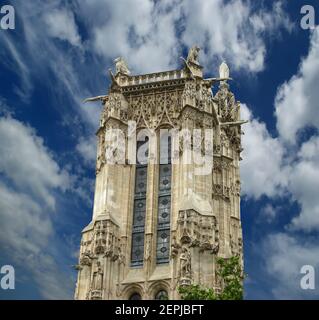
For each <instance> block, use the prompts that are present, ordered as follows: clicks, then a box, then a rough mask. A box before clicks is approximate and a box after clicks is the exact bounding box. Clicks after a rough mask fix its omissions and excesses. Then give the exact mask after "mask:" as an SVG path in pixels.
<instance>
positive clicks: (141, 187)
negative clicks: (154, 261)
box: [131, 137, 148, 267]
mask: <svg viewBox="0 0 319 320" xmlns="http://www.w3.org/2000/svg"><path fill="white" fill-rule="evenodd" d="M142 145H144V146H142ZM140 147H141V148H140ZM138 150H140V151H141V150H142V151H143V153H144V156H145V157H144V159H143V160H142V161H139V158H140V157H138ZM147 157H148V137H145V141H137V152H136V171H135V191H134V207H133V226H132V249H131V266H132V267H138V266H142V265H143V258H144V232H145V214H146V190H147ZM145 159H146V161H145Z"/></svg>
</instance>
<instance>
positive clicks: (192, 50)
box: [186, 46, 200, 64]
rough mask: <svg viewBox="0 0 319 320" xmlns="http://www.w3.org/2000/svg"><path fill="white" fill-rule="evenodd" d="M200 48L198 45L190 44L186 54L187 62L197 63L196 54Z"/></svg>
mask: <svg viewBox="0 0 319 320" xmlns="http://www.w3.org/2000/svg"><path fill="white" fill-rule="evenodd" d="M199 51H200V48H199V47H198V46H192V47H191V48H190V49H189V52H188V56H187V60H186V61H187V63H194V64H199V62H198V56H199Z"/></svg>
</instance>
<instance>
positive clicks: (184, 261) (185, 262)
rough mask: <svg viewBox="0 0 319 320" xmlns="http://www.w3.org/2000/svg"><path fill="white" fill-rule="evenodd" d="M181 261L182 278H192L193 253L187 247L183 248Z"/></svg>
mask: <svg viewBox="0 0 319 320" xmlns="http://www.w3.org/2000/svg"><path fill="white" fill-rule="evenodd" d="M180 261H181V278H190V277H191V273H192V270H191V267H192V261H191V253H190V251H189V249H188V248H187V247H183V248H182V253H181V256H180Z"/></svg>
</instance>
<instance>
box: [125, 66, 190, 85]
mask: <svg viewBox="0 0 319 320" xmlns="http://www.w3.org/2000/svg"><path fill="white" fill-rule="evenodd" d="M186 77H187V73H186V72H185V70H184V69H181V70H171V71H163V72H155V73H148V74H141V75H135V76H128V75H126V76H122V77H120V78H119V83H120V85H121V86H134V85H141V84H148V83H154V82H161V81H167V80H178V79H183V78H186Z"/></svg>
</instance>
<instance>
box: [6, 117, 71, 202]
mask: <svg viewBox="0 0 319 320" xmlns="http://www.w3.org/2000/svg"><path fill="white" fill-rule="evenodd" d="M0 137H1V144H0V154H1V157H0V173H2V174H4V175H5V176H6V177H7V178H8V179H10V180H11V182H12V183H14V185H15V187H16V188H17V189H19V190H21V191H25V190H28V192H32V194H33V195H34V196H36V197H39V198H40V199H41V200H42V201H44V203H45V204H47V205H48V206H50V207H51V208H54V204H55V202H54V197H53V196H52V195H51V192H50V190H51V189H52V188H61V189H65V187H66V186H67V185H68V175H67V174H66V173H65V172H62V171H61V169H60V168H59V166H58V165H57V163H56V162H55V161H54V160H53V159H52V156H51V155H50V152H49V151H48V150H47V148H46V147H45V146H44V144H43V140H42V139H41V138H40V137H38V136H37V135H36V133H35V131H34V130H33V129H32V128H31V127H28V126H25V125H24V124H23V123H21V122H19V121H17V120H15V119H12V118H1V119H0Z"/></svg>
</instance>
